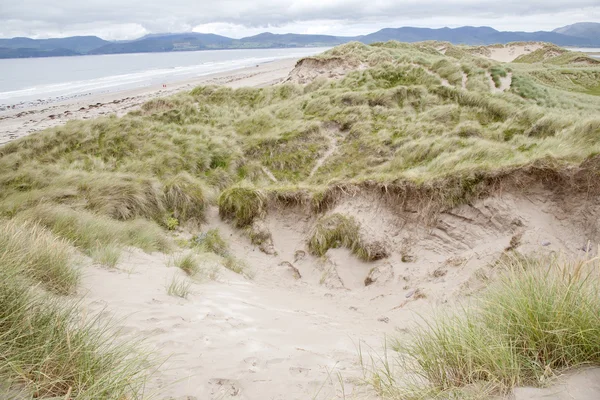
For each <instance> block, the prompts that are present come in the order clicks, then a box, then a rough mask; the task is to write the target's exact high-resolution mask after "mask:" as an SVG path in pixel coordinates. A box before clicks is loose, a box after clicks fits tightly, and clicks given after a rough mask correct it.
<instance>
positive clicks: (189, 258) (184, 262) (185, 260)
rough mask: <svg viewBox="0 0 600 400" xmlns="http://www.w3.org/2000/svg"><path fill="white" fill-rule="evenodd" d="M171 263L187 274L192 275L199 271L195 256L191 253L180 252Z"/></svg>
mask: <svg viewBox="0 0 600 400" xmlns="http://www.w3.org/2000/svg"><path fill="white" fill-rule="evenodd" d="M173 263H174V264H175V266H176V267H177V268H179V269H181V270H182V271H183V272H185V273H186V274H188V276H194V275H196V274H197V273H198V272H199V271H200V265H199V263H198V260H197V259H196V256H195V255H194V254H192V253H187V254H182V255H179V256H177V257H175V259H174V261H173Z"/></svg>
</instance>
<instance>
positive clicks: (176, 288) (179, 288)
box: [167, 276, 192, 299]
mask: <svg viewBox="0 0 600 400" xmlns="http://www.w3.org/2000/svg"><path fill="white" fill-rule="evenodd" d="M191 288H192V284H191V283H190V282H188V281H187V280H183V279H179V278H177V277H176V276H174V277H173V279H171V282H170V283H169V284H168V285H167V294H168V295H169V296H174V297H180V298H182V299H187V298H188V296H189V295H190V294H191V293H192V292H191Z"/></svg>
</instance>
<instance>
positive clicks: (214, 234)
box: [192, 229, 229, 257]
mask: <svg viewBox="0 0 600 400" xmlns="http://www.w3.org/2000/svg"><path fill="white" fill-rule="evenodd" d="M192 242H193V243H194V244H195V245H196V246H197V248H198V250H200V251H201V252H209V253H214V254H217V255H219V256H221V257H227V256H228V255H229V245H228V244H227V242H226V241H225V240H224V239H223V238H222V237H221V235H220V234H219V230H218V229H211V230H209V231H208V232H206V233H202V234H200V235H197V236H195V237H194V239H193V240H192Z"/></svg>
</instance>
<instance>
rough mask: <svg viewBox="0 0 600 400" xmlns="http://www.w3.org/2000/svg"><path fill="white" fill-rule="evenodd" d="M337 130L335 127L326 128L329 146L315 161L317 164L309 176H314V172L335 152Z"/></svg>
mask: <svg viewBox="0 0 600 400" xmlns="http://www.w3.org/2000/svg"><path fill="white" fill-rule="evenodd" d="M336 132H337V130H334V129H325V137H327V139H328V140H329V148H327V151H326V152H325V153H324V154H323V155H322V156H321V157H319V159H318V160H317V162H316V163H315V166H314V167H313V169H312V170H311V171H310V174H309V175H308V177H309V178H310V177H312V176H314V174H316V173H317V171H318V170H319V168H321V167H322V166H323V164H324V163H325V161H327V159H328V158H329V157H331V156H332V155H333V153H335V151H336V150H337V138H336V137H335V133H336Z"/></svg>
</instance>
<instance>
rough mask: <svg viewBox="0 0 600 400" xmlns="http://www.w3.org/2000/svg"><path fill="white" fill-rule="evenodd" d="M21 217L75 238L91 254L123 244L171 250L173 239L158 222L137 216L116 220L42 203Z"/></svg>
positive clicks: (59, 234) (73, 241) (56, 232)
mask: <svg viewBox="0 0 600 400" xmlns="http://www.w3.org/2000/svg"><path fill="white" fill-rule="evenodd" d="M19 219H22V220H28V221H35V222H37V223H39V224H41V225H43V226H45V227H47V228H49V229H50V230H51V231H52V232H54V234H56V235H57V236H60V237H62V238H65V239H67V240H69V241H71V242H72V243H73V244H74V245H75V246H77V247H78V248H80V249H81V250H82V251H84V252H86V253H87V254H91V252H93V251H94V250H96V249H97V248H98V247H99V246H103V245H113V244H114V243H119V245H121V246H127V245H128V246H133V247H139V248H141V249H142V250H144V251H148V252H151V251H156V250H161V251H168V250H169V249H170V247H171V243H170V241H169V239H168V238H167V237H166V236H165V235H164V233H163V231H162V230H161V229H160V227H158V226H157V225H156V224H155V223H153V222H151V221H148V220H143V219H137V220H133V221H116V220H113V219H110V218H108V217H104V216H101V215H97V214H93V213H90V212H86V211H76V210H73V209H71V208H69V207H67V206H61V205H50V204H41V205H39V206H36V207H34V208H31V209H29V210H27V211H24V212H22V213H21V214H20V215H19Z"/></svg>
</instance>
